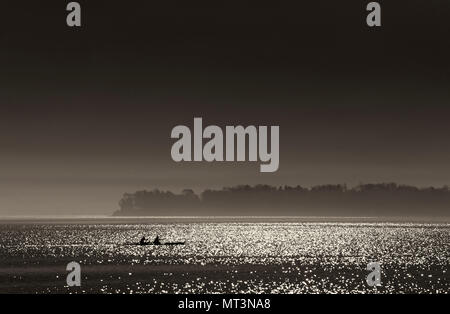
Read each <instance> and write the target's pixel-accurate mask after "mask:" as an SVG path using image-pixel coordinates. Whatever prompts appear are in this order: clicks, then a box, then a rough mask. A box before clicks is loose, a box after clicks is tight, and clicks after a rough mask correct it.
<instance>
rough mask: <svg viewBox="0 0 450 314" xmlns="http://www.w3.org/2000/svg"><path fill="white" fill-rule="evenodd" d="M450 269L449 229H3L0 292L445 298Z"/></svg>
mask: <svg viewBox="0 0 450 314" xmlns="http://www.w3.org/2000/svg"><path fill="white" fill-rule="evenodd" d="M144 235H145V236H146V237H147V238H150V239H153V237H155V236H156V235H159V237H160V238H161V239H162V242H172V241H186V243H185V245H182V246H136V245H130V243H132V242H138V241H139V239H140V238H141V237H142V236H144ZM71 261H76V262H78V263H79V264H80V265H81V273H82V284H81V287H67V286H66V276H67V274H68V272H67V271H66V265H67V264H68V263H69V262H71ZM369 262H379V263H380V265H381V271H382V272H381V286H380V287H370V286H368V285H367V283H366V277H367V275H368V274H369V272H370V271H368V270H366V267H367V264H368V263H369ZM449 263H450V225H449V224H419V223H408V224H407V223H343V222H334V223H324V222H321V223H291V222H283V223H274V222H270V223H241V222H240V223H215V222H202V223H183V222H177V223H146V224H105V223H101V224H92V223H91V224H84V223H80V224H76V223H75V224H74V223H71V224H29V223H28V224H7V223H4V224H0V292H2V293H8V292H9V293H22V292H23V293H42V292H45V293H52V292H54V293H66V292H67V293H392V292H395V293H448V292H449V291H450V283H449V279H450V277H449V274H448V272H449Z"/></svg>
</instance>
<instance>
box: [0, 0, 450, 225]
mask: <svg viewBox="0 0 450 314" xmlns="http://www.w3.org/2000/svg"><path fill="white" fill-rule="evenodd" d="M67 2H68V1H67ZM79 2H80V4H81V6H82V27H81V28H80V29H74V28H69V27H67V26H66V24H65V19H66V14H67V12H66V11H65V6H66V4H67V3H66V2H65V1H50V0H45V1H39V2H36V1H24V2H20V3H19V2H17V1H9V0H8V1H3V2H2V9H1V13H0V215H3V216H4V215H41V214H64V215H70V214H77V215H79V214H110V213H112V212H113V211H115V210H116V209H117V208H118V205H117V202H118V200H119V199H120V198H121V197H122V194H123V193H124V192H134V191H136V190H138V189H144V188H146V189H152V188H156V187H157V188H162V189H171V190H173V191H180V190H182V189H184V188H192V189H194V190H195V191H201V190H203V189H204V188H220V187H222V186H227V185H235V184H256V183H267V184H271V185H285V184H288V185H297V184H300V185H302V186H306V187H308V186H312V185H316V184H327V183H346V184H348V185H350V186H352V185H356V184H358V183H361V182H362V183H367V182H375V183H376V182H397V183H401V184H411V185H416V186H430V185H431V186H442V185H446V184H449V182H450V164H449V160H450V145H449V134H450V133H449V132H450V124H449V123H448V119H449V118H448V117H449V114H450V107H449V105H450V88H449V87H450V61H449V58H448V56H449V55H450V43H449V34H450V19H449V18H450V4H449V3H448V2H447V1H443V0H440V1H438V0H427V1H425V0H412V1H396V2H395V3H392V2H390V1H380V4H381V6H382V26H381V28H377V29H374V28H369V27H367V25H366V24H365V17H366V14H367V12H366V10H365V5H366V2H365V1H356V0H355V1H352V0H342V1H334V2H331V1H322V0H318V1H276V2H274V1H270V2H269V1H214V3H213V2H211V1H197V0H195V1H188V2H187V1H137V0H133V1H127V2H124V1H116V2H111V1H95V2H92V1H79ZM368 2H369V1H367V3H368ZM195 116H200V117H203V121H204V124H205V125H206V124H216V125H220V126H224V125H238V124H242V125H248V124H253V125H279V126H280V168H279V170H278V171H277V172H275V173H260V172H259V163H206V162H205V163H180V164H177V163H175V162H173V161H172V159H171V157H170V147H171V144H172V142H173V141H172V140H171V139H170V131H171V129H172V128H173V127H174V126H175V125H178V124H184V125H188V126H192V122H193V117H195Z"/></svg>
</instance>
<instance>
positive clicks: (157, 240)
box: [153, 236, 161, 245]
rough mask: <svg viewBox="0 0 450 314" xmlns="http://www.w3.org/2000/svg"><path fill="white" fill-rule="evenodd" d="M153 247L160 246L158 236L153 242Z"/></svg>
mask: <svg viewBox="0 0 450 314" xmlns="http://www.w3.org/2000/svg"><path fill="white" fill-rule="evenodd" d="M153 244H154V245H160V244H161V241H159V236H156V238H155V240H153Z"/></svg>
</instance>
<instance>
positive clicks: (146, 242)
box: [139, 236, 150, 245]
mask: <svg viewBox="0 0 450 314" xmlns="http://www.w3.org/2000/svg"><path fill="white" fill-rule="evenodd" d="M149 243H150V242H149V241H146V239H145V236H144V237H142V239H141V241H139V244H140V245H146V244H149Z"/></svg>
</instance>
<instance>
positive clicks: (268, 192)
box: [114, 183, 450, 217]
mask: <svg viewBox="0 0 450 314" xmlns="http://www.w3.org/2000/svg"><path fill="white" fill-rule="evenodd" d="M119 205H120V210H118V211H116V212H115V213H114V214H115V215H117V216H136V215H141V216H170V215H224V216H231V215H237V216H242V215H272V216H280V215H286V216H439V217H447V216H449V213H450V210H449V209H450V190H449V188H448V187H447V186H444V187H442V188H435V187H427V188H418V187H414V186H408V185H398V184H396V183H381V184H360V185H358V186H356V187H354V188H347V186H346V185H341V184H337V185H332V184H328V185H319V186H314V187H311V188H303V187H301V186H295V187H291V186H283V187H275V186H270V185H255V186H249V185H239V186H235V187H225V188H223V189H221V190H210V189H207V190H205V191H203V192H202V193H201V194H200V195H197V194H195V193H194V191H193V190H190V189H186V190H183V192H182V193H181V194H175V193H172V192H170V191H160V190H158V189H155V190H153V191H138V192H135V193H125V194H124V195H123V197H122V199H121V200H120V202H119Z"/></svg>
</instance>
